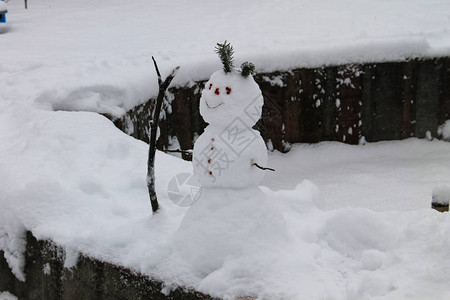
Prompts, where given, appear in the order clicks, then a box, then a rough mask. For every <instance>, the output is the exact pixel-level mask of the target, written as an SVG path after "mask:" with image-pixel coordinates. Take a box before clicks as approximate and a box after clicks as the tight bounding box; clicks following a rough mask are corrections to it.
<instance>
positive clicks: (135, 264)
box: [0, 101, 450, 299]
mask: <svg viewBox="0 0 450 300" xmlns="http://www.w3.org/2000/svg"><path fill="white" fill-rule="evenodd" d="M0 108H1V111H2V113H1V114H0V140H1V141H2V143H0V166H1V172H0V190H1V191H2V193H1V194H0V206H1V207H2V210H1V211H0V247H1V249H3V250H6V254H7V257H6V258H7V260H8V262H9V263H10V265H11V266H12V267H13V268H14V271H15V273H16V274H17V276H18V277H19V278H23V275H22V271H21V268H22V267H23V261H22V259H21V251H22V250H23V247H24V244H23V240H22V237H23V230H24V229H28V230H32V232H33V233H34V234H35V235H37V237H38V238H52V239H54V240H55V241H56V242H57V243H59V244H61V245H63V246H64V247H66V248H67V251H68V252H69V253H72V254H73V253H77V252H82V253H84V254H85V255H90V256H93V257H96V258H99V259H104V260H107V261H111V262H113V263H117V264H121V265H124V266H126V267H129V268H132V269H134V270H137V271H140V272H143V273H146V274H151V275H152V276H157V277H159V278H161V279H163V280H165V281H167V282H168V285H169V286H170V284H171V283H175V284H182V285H187V286H192V287H194V288H197V289H199V290H200V291H203V292H207V293H211V294H213V295H216V296H228V297H234V296H238V295H251V296H261V297H263V298H264V297H267V298H269V299H278V298H283V299H305V298H308V299H329V298H332V299H407V298H408V299H425V298H426V299H428V298H432V299H447V298H448V297H449V296H450V288H449V287H448V281H449V280H450V273H449V272H448V270H449V269H450V252H449V251H448V249H449V247H450V218H449V217H448V213H444V214H442V213H438V212H436V211H434V210H432V209H431V208H429V207H430V203H431V196H432V189H433V187H435V186H443V185H449V182H448V181H449V180H448V179H449V178H450V144H449V143H446V142H442V141H426V140H417V139H409V140H406V141H401V142H380V143H374V144H367V145H365V146H349V145H342V144H339V143H321V144H318V145H299V146H295V147H294V148H293V150H292V151H291V152H290V153H288V154H280V153H272V154H271V155H270V156H269V166H271V167H274V168H275V169H276V172H273V173H268V175H267V177H266V179H265V181H264V182H263V185H264V186H261V187H260V189H256V188H255V189H250V190H235V191H226V190H220V189H218V190H203V191H202V193H201V196H200V200H199V201H198V202H197V203H196V204H195V205H194V206H192V207H191V208H190V209H186V208H180V207H177V206H175V205H174V204H173V203H172V202H171V201H170V200H169V196H168V192H169V190H170V189H171V188H170V186H169V183H170V181H171V179H172V178H173V177H175V176H176V175H177V174H181V173H191V172H192V165H191V164H190V163H188V162H185V161H182V160H180V159H178V158H175V157H172V156H168V155H165V154H162V153H158V155H157V160H156V162H157V165H156V166H157V170H156V171H157V172H156V175H157V192H158V195H159V199H160V201H161V204H162V207H163V208H162V211H161V212H160V213H159V214H157V215H156V216H152V215H151V208H150V204H149V200H148V195H147V191H146V185H145V175H146V174H145V172H146V157H147V145H146V144H144V143H142V142H140V141H137V140H135V139H133V138H131V137H129V136H127V135H125V134H123V133H122V132H120V131H119V130H118V129H116V128H115V127H114V126H113V124H112V123H111V122H110V121H109V120H107V119H106V118H104V117H102V116H99V115H97V114H94V113H89V112H61V111H60V112H50V111H43V110H36V109H34V108H31V107H29V106H27V105H19V104H17V103H16V104H13V103H8V101H4V102H1V104H0ZM224 204H226V205H224ZM183 218H184V219H183ZM74 258H75V259H74ZM75 262H76V255H75V256H74V255H68V261H66V266H67V267H70V266H72V265H73V264H74V263H75Z"/></svg>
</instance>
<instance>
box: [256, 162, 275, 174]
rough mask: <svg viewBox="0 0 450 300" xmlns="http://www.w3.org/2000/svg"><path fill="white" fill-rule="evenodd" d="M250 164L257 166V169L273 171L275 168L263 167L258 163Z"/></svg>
mask: <svg viewBox="0 0 450 300" xmlns="http://www.w3.org/2000/svg"><path fill="white" fill-rule="evenodd" d="M252 166H255V167H257V168H259V169H261V170H269V171H274V172H275V169H272V168H264V167H261V166H260V165H258V164H257V163H252Z"/></svg>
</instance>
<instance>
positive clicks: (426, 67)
mask: <svg viewBox="0 0 450 300" xmlns="http://www.w3.org/2000/svg"><path fill="white" fill-rule="evenodd" d="M442 69H443V63H442V61H439V60H426V61H420V62H419V66H418V74H417V93H416V136H417V137H420V138H424V137H426V133H427V132H430V133H431V135H432V136H434V137H435V136H437V127H438V123H439V120H438V111H439V104H440V103H441V81H442V77H441V76H442V73H441V72H442Z"/></svg>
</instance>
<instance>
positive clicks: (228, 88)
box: [225, 86, 231, 95]
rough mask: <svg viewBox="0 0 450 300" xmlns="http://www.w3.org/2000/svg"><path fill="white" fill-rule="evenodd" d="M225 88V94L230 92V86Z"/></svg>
mask: <svg viewBox="0 0 450 300" xmlns="http://www.w3.org/2000/svg"><path fill="white" fill-rule="evenodd" d="M225 89H226V90H227V95H229V94H230V93H231V88H230V87H228V86H227V87H226V88H225Z"/></svg>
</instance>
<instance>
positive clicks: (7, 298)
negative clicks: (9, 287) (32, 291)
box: [0, 292, 17, 300]
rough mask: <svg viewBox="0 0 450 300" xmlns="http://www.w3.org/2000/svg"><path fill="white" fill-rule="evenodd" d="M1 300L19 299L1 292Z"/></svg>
mask: <svg viewBox="0 0 450 300" xmlns="http://www.w3.org/2000/svg"><path fill="white" fill-rule="evenodd" d="M0 300H17V297H16V296H14V295H13V294H11V293H9V292H0Z"/></svg>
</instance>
